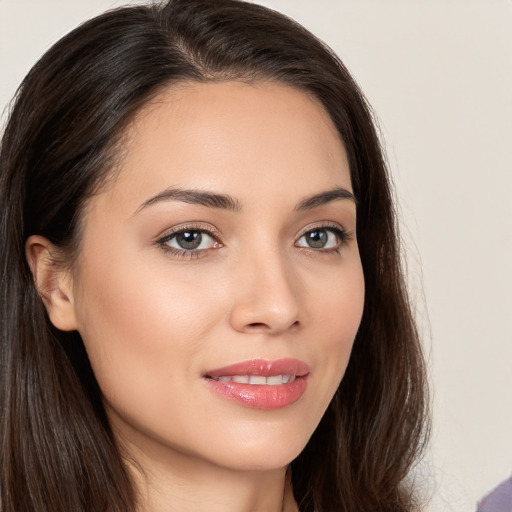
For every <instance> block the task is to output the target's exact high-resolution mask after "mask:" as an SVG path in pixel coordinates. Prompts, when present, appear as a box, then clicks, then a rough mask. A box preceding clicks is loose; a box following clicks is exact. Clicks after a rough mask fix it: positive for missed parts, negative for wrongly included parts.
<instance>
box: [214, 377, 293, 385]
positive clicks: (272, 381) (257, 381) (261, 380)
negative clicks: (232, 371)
mask: <svg viewBox="0 0 512 512" xmlns="http://www.w3.org/2000/svg"><path fill="white" fill-rule="evenodd" d="M209 378H210V379H213V380H217V381H220V382H236V383H237V384H251V385H256V386H279V385H281V384H288V383H289V382H293V381H294V380H295V378H296V375H272V376H270V377H265V376H264V375H221V376H220V377H209Z"/></svg>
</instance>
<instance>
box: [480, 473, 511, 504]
mask: <svg viewBox="0 0 512 512" xmlns="http://www.w3.org/2000/svg"><path fill="white" fill-rule="evenodd" d="M477 512H512V477H510V478H509V479H508V480H505V481H504V482H503V483H501V484H500V485H498V487H496V489H494V491H492V492H491V493H490V494H488V495H487V496H486V497H485V498H484V499H483V500H482V501H481V502H480V503H479V504H478V509H477Z"/></svg>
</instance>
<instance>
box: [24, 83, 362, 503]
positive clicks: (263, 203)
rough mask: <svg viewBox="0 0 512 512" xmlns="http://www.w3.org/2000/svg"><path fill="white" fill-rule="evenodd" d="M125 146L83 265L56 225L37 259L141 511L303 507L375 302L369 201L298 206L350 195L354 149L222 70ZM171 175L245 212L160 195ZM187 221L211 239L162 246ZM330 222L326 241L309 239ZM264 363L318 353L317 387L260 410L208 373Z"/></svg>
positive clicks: (145, 122)
mask: <svg viewBox="0 0 512 512" xmlns="http://www.w3.org/2000/svg"><path fill="white" fill-rule="evenodd" d="M123 147H124V152H123V158H122V161H121V162H120V164H119V172H118V175H117V177H116V179H115V180H114V182H113V184H112V183H111V184H109V185H108V186H107V187H105V189H104V190H102V191H101V192H100V193H99V194H97V195H95V196H94V197H93V198H92V199H91V200H90V202H89V204H88V207H87V209H86V211H85V214H84V229H83V239H82V241H81V248H80V253H79V255H78V258H77V260H76V263H75V264H74V265H73V268H72V269H70V270H65V269H55V268H54V267H52V266H51V265H50V264H49V263H48V261H49V260H48V257H47V256H48V254H49V253H50V252H51V250H52V247H51V245H50V244H49V243H48V241H46V240H45V239H43V238H41V237H37V236H35V237H31V239H30V240H29V241H28V244H27V255H28V259H29V262H30V263H31V267H32V269H33V271H34V275H35V278H36V282H37V284H38V286H39V287H40V289H41V290H46V294H45V303H46V306H47V309H48V312H49V315H50V319H51V320H52V322H53V323H54V324H55V325H56V326H57V327H59V328H60V329H64V330H69V329H77V330H78V331H79V332H80V334H81V336H82V338H83V340H84V344H85V346H86V349H87V352H88V355H89V358H90V360H91V364H92V367H93V369H94V372H95V375H96V378H97V380H98V383H99V385H100V387H101V390H102V392H103V394H104V403H105V407H106V410H107V414H108V417H109V419H110V421H111V423H112V426H113V430H114V432H115V434H116V436H117V438H118V440H119V444H120V446H121V447H122V450H123V453H124V454H125V456H126V459H127V464H128V465H129V467H130V468H131V470H132V472H133V475H134V479H135V481H136V484H137V485H138V487H139V493H140V496H141V497H140V510H141V511H148V512H149V511H151V512H152V511H159V512H162V511H166V512H167V511H178V510H179V511H188V510H190V511H194V512H200V511H203V510H205V511H206V510H208V511H211V510H223V511H225V512H243V511H247V512H248V511H252V512H255V511H265V512H271V511H280V510H287V511H291V510H295V509H296V505H295V503H294V501H293V497H292V495H291V492H290V485H289V482H288V483H287V480H286V467H287V465H288V464H289V463H290V462H291V461H292V460H293V459H294V458H295V457H296V456H297V455H298V454H299V453H300V452H301V450H302V449H303V448H304V446H305V445H306V443H307V441H308V439H309V438H310V436H311V434H312V433H313V431H314V429H315V428H316V426H317V424H318V422H319V421H320V419H321V417H322V415H323V413H324V411H325V409H326V408H327V406H328V404H329V402H330V400H331V398H332V396H333V394H334V393H335V391H336V389H337V387H338V385H339V383H340V381H341V379H342V376H343V374H344V372H345V369H346V365H347V363H348V360H349V356H350V351H351V348H352V344H353V340H354V337H355V334H356V332H357V329H358V326H359V323H360V319H361V315H362V310H363V299H364V280H363V273H362V269H361V263H360V258H359V252H358V247H357V240H356V238H355V228H356V208H355V203H354V201H353V200H352V199H350V198H345V199H344V198H336V199H332V200H330V201H326V200H325V198H324V201H323V203H322V204H320V205H317V206H316V207H310V208H307V209H300V210H298V209H297V205H299V204H300V203H301V202H302V201H304V199H306V198H308V197H311V196H313V195H315V194H320V193H323V192H325V191H329V190H333V189H336V188H337V189H340V188H342V189H345V190H346V191H348V192H351V191H352V188H351V182H350V173H349V166H348V162H347V156H346V152H345V149H344V146H343V143H342V141H341V140H340V137H339V135H338V133H337V131H336V129H335V127H334V126H333V124H332V122H331V120H330V118H329V117H328V115H327V114H326V112H325V111H324V110H323V108H322V107H321V106H320V105H319V104H318V103H317V102H316V101H314V100H312V99H311V98H309V97H308V96H306V95H305V94H304V93H302V92H299V91H297V90H295V89H292V88H289V87H287V86H283V85H279V84H272V83H260V84H245V83H241V82H221V83H209V84H184V85H181V86H179V87H174V88H173V89H169V90H168V91H165V92H164V93H162V94H161V95H160V96H159V97H158V98H157V99H155V100H153V101H152V102H151V104H149V105H147V106H146V107H145V108H144V109H143V110H142V111H141V112H139V114H138V116H137V117H136V119H135V120H134V121H133V123H132V125H131V126H130V128H129V130H128V132H127V135H126V138H125V144H124V146H123ZM169 187H173V189H176V188H177V187H179V188H180V189H193V190H201V191H209V192H213V193H217V194H225V195H229V196H230V197H231V198H233V199H234V201H235V203H236V207H237V208H236V211H234V210H233V209H229V208H220V207H212V206H205V205H201V204H192V203H190V202H184V201H181V200H178V199H176V198H174V199H172V198H166V199H162V198H161V200H152V201H151V198H154V197H155V196H158V195H159V194H161V193H162V192H163V191H166V190H169ZM148 200H149V204H146V205H145V206H141V205H144V204H145V203H147V202H148ZM310 206H311V205H310ZM176 227H180V228H181V227H188V228H189V229H195V230H203V231H209V232H211V233H212V235H207V234H205V233H204V232H203V235H202V236H203V243H202V245H201V246H200V248H199V249H196V250H193V251H190V250H188V251H184V250H183V249H181V252H179V253H178V252H176V251H179V250H180V248H179V244H178V243H177V238H176V237H175V238H171V239H170V240H167V241H166V242H165V243H164V242H162V238H163V237H164V236H165V235H169V233H170V232H171V231H172V230H173V229H175V228H176ZM314 228H316V229H323V231H322V233H323V234H324V235H325V236H328V244H327V245H326V246H325V248H318V247H311V246H310V245H308V244H309V239H308V238H307V237H305V236H304V234H305V232H308V231H311V230H312V229H314ZM336 230H341V231H342V232H343V233H345V236H340V235H339V234H336ZM210 236H211V238H210ZM173 249H174V250H173ZM256 358H264V359H268V360H275V359H280V358H296V359H299V360H301V361H304V362H305V363H306V364H308V365H309V367H310V369H311V372H310V374H309V376H308V386H307V389H306V391H305V393H304V395H303V396H302V397H301V398H300V399H299V400H298V401H297V402H295V403H294V404H292V405H289V406H287V407H284V408H281V409H276V410H270V411H269V410H258V409H252V408H248V407H244V406H242V405H240V404H238V403H234V402H232V401H230V400H227V399H226V398H224V397H221V396H219V395H218V394H216V393H214V392H213V391H212V390H211V389H210V388H209V387H208V386H207V385H206V383H205V380H204V378H203V376H204V374H205V372H207V370H209V369H214V368H218V367H223V366H226V365H229V364H233V363H237V362H240V361H245V360H249V359H256Z"/></svg>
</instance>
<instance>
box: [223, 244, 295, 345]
mask: <svg viewBox="0 0 512 512" xmlns="http://www.w3.org/2000/svg"><path fill="white" fill-rule="evenodd" d="M236 275H237V282H236V283H235V284H234V286H235V289H236V293H235V297H236V300H235V303H234V305H233V307H232V310H231V312H230V323H231V326H232V327H233V329H235V330H236V331H238V332H245V333H263V334H268V335H279V334H282V333H284V332H286V331H288V330H289V329H292V328H297V327H298V326H299V325H300V324H301V323H302V321H303V319H302V318H300V316H301V306H300V301H299V299H300V297H299V288H300V284H299V283H298V281H297V278H296V277H295V278H294V276H293V270H292V268H291V267H290V265H287V264H286V262H285V261H283V260H282V258H281V257H279V256H277V255H274V257H269V255H268V254H267V255H266V257H265V258H261V259H257V258H255V257H254V254H253V257H251V258H247V259H246V261H245V263H242V264H241V265H239V266H238V272H236Z"/></svg>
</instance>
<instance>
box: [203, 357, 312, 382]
mask: <svg viewBox="0 0 512 512" xmlns="http://www.w3.org/2000/svg"><path fill="white" fill-rule="evenodd" d="M310 371H311V370H310V368H309V366H308V365H307V364H306V363H304V362H303V361H299V360H298V359H293V358H287V359H276V360H275V361H268V360H266V359H251V360H247V361H241V362H239V363H234V364H230V365H228V366H223V367H222V368H215V369H214V370H208V371H207V372H205V374H204V375H205V377H214V378H218V377H229V376H234V375H262V376H264V377H273V376H275V375H295V376H296V377H303V376H304V375H307V374H308V373H309V372H310Z"/></svg>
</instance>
